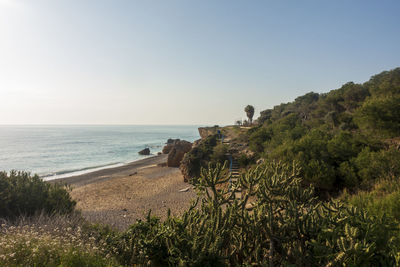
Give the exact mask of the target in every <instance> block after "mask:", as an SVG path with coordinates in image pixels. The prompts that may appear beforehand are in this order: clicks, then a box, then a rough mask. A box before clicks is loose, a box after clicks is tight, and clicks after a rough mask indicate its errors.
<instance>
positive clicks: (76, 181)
mask: <svg viewBox="0 0 400 267" xmlns="http://www.w3.org/2000/svg"><path fill="white" fill-rule="evenodd" d="M167 157H168V155H165V154H161V155H150V156H148V157H146V158H143V159H138V160H135V161H131V162H129V163H125V164H123V165H120V166H112V167H109V168H101V169H97V170H92V171H89V172H85V173H82V174H77V175H72V176H68V177H61V178H55V179H51V180H45V181H46V182H49V183H67V184H69V185H74V186H83V185H86V184H90V183H95V182H100V181H104V180H107V178H111V177H107V176H113V177H114V178H115V177H116V176H126V175H131V174H132V173H133V172H132V171H134V170H135V169H138V168H142V167H146V166H148V165H157V164H162V163H164V162H166V159H167Z"/></svg>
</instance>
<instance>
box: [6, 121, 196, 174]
mask: <svg viewBox="0 0 400 267" xmlns="http://www.w3.org/2000/svg"><path fill="white" fill-rule="evenodd" d="M197 128H198V126H139V125H129V126H0V171H10V170H24V171H29V172H31V173H36V174H39V175H40V176H41V177H43V178H44V179H45V180H50V179H54V178H61V177H68V176H72V175H77V174H82V173H85V172H90V171H94V170H97V169H102V168H109V167H113V166H119V165H123V164H126V163H128V162H132V161H135V160H139V159H142V158H144V157H145V156H140V155H138V152H139V151H140V150H142V149H144V148H146V147H148V148H150V151H151V153H152V154H153V155H154V154H157V152H159V151H161V150H162V147H163V145H164V144H165V142H166V141H167V139H168V138H180V139H184V140H188V141H191V142H192V141H194V140H196V139H199V138H200V136H199V133H198V130H197Z"/></svg>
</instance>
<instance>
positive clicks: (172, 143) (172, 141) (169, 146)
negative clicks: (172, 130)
mask: <svg viewBox="0 0 400 267" xmlns="http://www.w3.org/2000/svg"><path fill="white" fill-rule="evenodd" d="M180 141H181V140H180V139H171V138H170V139H168V141H167V145H166V146H164V148H163V150H162V153H163V154H168V153H169V152H170V151H171V150H172V148H173V147H174V146H175V144H176V143H178V142H180Z"/></svg>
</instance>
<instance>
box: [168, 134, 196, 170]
mask: <svg viewBox="0 0 400 267" xmlns="http://www.w3.org/2000/svg"><path fill="white" fill-rule="evenodd" d="M191 149H192V143H190V142H188V141H185V140H179V141H176V142H175V143H174V144H173V145H172V147H171V149H170V151H169V153H168V159H167V166H168V167H179V165H180V164H181V161H182V159H183V156H184V155H185V153H187V152H189V151H190V150H191Z"/></svg>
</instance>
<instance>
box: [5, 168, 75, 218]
mask: <svg viewBox="0 0 400 267" xmlns="http://www.w3.org/2000/svg"><path fill="white" fill-rule="evenodd" d="M75 204H76V202H75V201H74V200H72V198H71V196H70V195H69V192H68V190H67V188H65V187H64V186H62V185H60V184H50V183H46V182H44V181H43V180H42V179H40V178H39V176H37V175H34V176H31V175H30V174H29V173H26V172H15V171H11V172H10V174H8V173H6V172H0V218H1V217H2V218H14V217H17V216H19V215H28V216H30V215H33V214H35V213H37V212H41V211H44V212H46V213H47V214H54V213H60V214H68V213H71V212H72V211H73V210H74V207H75Z"/></svg>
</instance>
